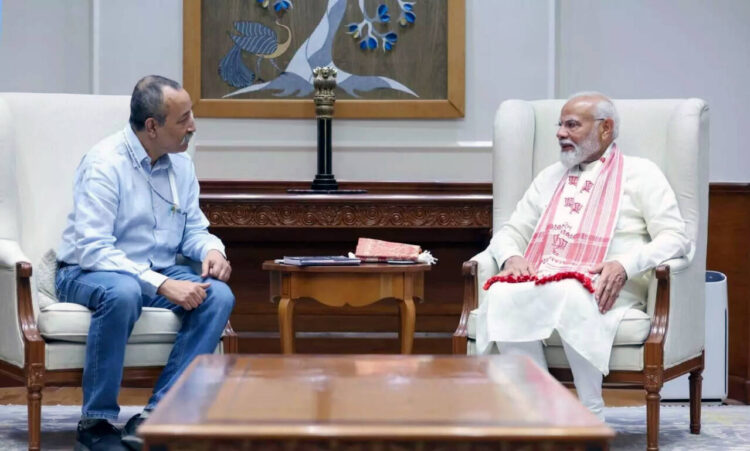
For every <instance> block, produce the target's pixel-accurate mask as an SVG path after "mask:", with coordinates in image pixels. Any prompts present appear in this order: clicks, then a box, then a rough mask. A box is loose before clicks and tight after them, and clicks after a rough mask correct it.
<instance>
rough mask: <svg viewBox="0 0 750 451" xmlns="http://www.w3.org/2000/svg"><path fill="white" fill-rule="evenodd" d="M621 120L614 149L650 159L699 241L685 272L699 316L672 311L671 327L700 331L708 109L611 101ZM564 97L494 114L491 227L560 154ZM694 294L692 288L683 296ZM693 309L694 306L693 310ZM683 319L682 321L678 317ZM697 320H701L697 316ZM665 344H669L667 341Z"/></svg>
mask: <svg viewBox="0 0 750 451" xmlns="http://www.w3.org/2000/svg"><path fill="white" fill-rule="evenodd" d="M613 101H614V104H615V107H616V108H617V110H618V112H619V115H620V130H619V136H618V138H617V140H616V141H617V144H618V146H619V148H620V149H621V150H622V152H623V153H624V154H625V155H633V156H639V157H644V158H648V159H649V160H651V161H653V162H654V163H656V164H657V165H658V166H659V167H660V168H661V170H662V171H663V172H664V174H665V176H666V177H667V180H669V183H670V184H671V186H672V189H673V190H674V191H675V194H676V195H677V201H678V203H679V206H680V212H681V213H682V216H683V218H684V219H685V222H686V225H687V233H688V235H689V236H690V238H692V239H693V240H694V242H695V243H696V246H695V248H694V249H693V252H692V255H691V256H690V257H691V258H692V264H691V265H690V268H689V269H688V271H689V272H690V273H692V274H691V277H690V280H691V283H693V284H694V285H695V286H693V287H691V289H692V290H693V291H692V292H694V293H696V296H697V297H698V298H699V299H698V302H696V303H695V304H692V308H693V309H696V310H697V309H699V311H700V312H701V313H700V315H695V314H693V313H694V312H692V311H691V312H684V311H681V310H684V309H679V308H674V306H673V308H672V309H670V324H673V319H675V318H677V317H680V318H679V319H678V321H679V322H680V323H683V322H686V323H687V324H685V325H686V326H687V327H691V326H693V328H692V329H689V330H694V331H695V332H696V334H700V337H701V341H702V337H703V335H702V331H703V327H704V326H703V305H704V304H703V303H704V295H703V293H705V288H704V278H705V276H704V273H705V268H706V233H707V223H708V106H707V105H706V103H705V102H704V101H703V100H700V99H658V100H613ZM565 102H566V101H565V100H562V99H555V100H539V101H531V102H529V101H523V100H508V101H505V102H503V103H502V104H501V105H500V108H499V109H498V111H497V115H496V116H495V125H494V149H493V200H494V203H493V223H494V224H496V225H499V224H502V223H503V222H505V221H506V220H507V219H508V218H509V217H510V215H511V213H512V212H513V209H514V208H515V206H516V203H517V202H518V201H519V200H520V199H521V197H522V196H523V193H524V191H525V190H526V188H527V187H528V186H529V185H530V184H531V181H532V179H533V178H534V176H535V175H536V174H537V173H539V171H541V170H542V169H544V168H545V167H547V166H548V165H550V164H552V163H554V162H555V161H557V160H558V157H559V151H560V150H559V149H560V148H559V146H558V144H557V138H556V136H555V134H556V132H557V125H556V124H557V123H558V121H559V118H560V110H561V109H562V107H563V105H564V104H565ZM688 292H691V291H688ZM691 310H692V309H691ZM682 316H684V318H683V317H682ZM698 317H699V318H698ZM666 346H667V347H670V346H671V344H670V343H669V341H668V342H667V345H666Z"/></svg>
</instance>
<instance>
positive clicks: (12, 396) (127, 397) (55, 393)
mask: <svg viewBox="0 0 750 451" xmlns="http://www.w3.org/2000/svg"><path fill="white" fill-rule="evenodd" d="M150 395H151V389H149V388H123V389H122V390H120V398H119V401H120V405H121V406H140V405H144V404H146V401H148V398H149V396H150ZM81 398H82V393H81V389H80V387H79V388H76V387H55V388H45V389H44V392H43V393H42V404H43V405H46V406H54V405H59V404H62V405H80V404H81ZM604 403H605V404H606V405H607V406H608V407H626V406H643V405H645V404H646V392H645V391H643V390H626V389H604ZM5 404H26V389H25V388H24V387H6V388H0V405H5Z"/></svg>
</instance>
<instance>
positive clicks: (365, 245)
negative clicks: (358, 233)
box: [354, 238, 422, 262]
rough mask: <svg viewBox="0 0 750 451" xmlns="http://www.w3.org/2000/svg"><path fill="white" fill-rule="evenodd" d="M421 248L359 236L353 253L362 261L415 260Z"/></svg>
mask: <svg viewBox="0 0 750 451" xmlns="http://www.w3.org/2000/svg"><path fill="white" fill-rule="evenodd" d="M421 252H422V248H420V247H419V246H417V245H414V244H404V243H393V242H390V241H381V240H374V239H372V238H360V239H359V241H358V242H357V249H356V250H355V251H354V254H355V255H356V256H357V258H359V259H361V260H362V261H363V262H386V261H388V260H408V261H414V262H415V261H417V257H419V254H420V253H421Z"/></svg>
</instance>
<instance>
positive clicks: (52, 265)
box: [34, 249, 57, 309]
mask: <svg viewBox="0 0 750 451" xmlns="http://www.w3.org/2000/svg"><path fill="white" fill-rule="evenodd" d="M56 275H57V254H56V253H55V250H54V249H50V250H48V251H47V252H45V253H44V255H42V259H41V260H40V261H39V264H38V265H36V268H34V279H35V280H36V286H37V289H38V290H39V293H40V294H41V295H40V296H39V297H38V298H37V302H38V304H39V308H40V309H41V308H44V307H47V306H48V305H51V304H54V303H55V302H57V293H55V276H56Z"/></svg>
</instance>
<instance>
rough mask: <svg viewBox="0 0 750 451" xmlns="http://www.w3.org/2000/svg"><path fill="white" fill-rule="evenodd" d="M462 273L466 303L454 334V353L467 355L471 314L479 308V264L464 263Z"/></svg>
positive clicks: (472, 262)
mask: <svg viewBox="0 0 750 451" xmlns="http://www.w3.org/2000/svg"><path fill="white" fill-rule="evenodd" d="M461 272H462V274H463V276H464V301H463V306H462V308H461V317H460V319H459V320H458V327H457V328H456V331H455V332H454V333H453V353H454V354H466V347H467V336H468V330H467V328H468V326H469V313H470V312H471V311H472V310H474V309H475V308H477V304H478V299H477V283H478V281H477V262H475V261H472V260H470V261H467V262H464V264H463V267H462V268H461Z"/></svg>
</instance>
